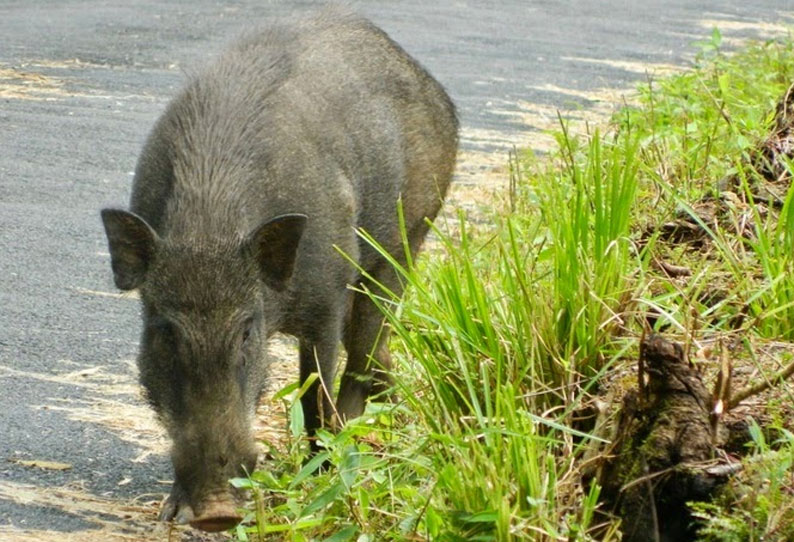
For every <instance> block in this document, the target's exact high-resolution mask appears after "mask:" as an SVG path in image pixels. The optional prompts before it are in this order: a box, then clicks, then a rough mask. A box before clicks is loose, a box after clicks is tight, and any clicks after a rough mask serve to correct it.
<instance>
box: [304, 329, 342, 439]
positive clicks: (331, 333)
mask: <svg viewBox="0 0 794 542" xmlns="http://www.w3.org/2000/svg"><path fill="white" fill-rule="evenodd" d="M323 328H324V329H323V330H322V331H320V333H318V334H317V336H315V337H313V338H301V339H300V383H301V385H303V383H304V382H305V381H306V379H307V378H309V376H310V375H311V374H312V373H317V372H318V369H319V374H320V378H318V379H317V380H315V381H314V383H313V384H312V385H311V386H310V387H309V389H308V390H306V393H304V394H303V397H301V406H302V407H303V417H304V423H305V425H306V432H307V433H308V435H309V437H310V439H312V440H311V446H312V450H314V451H316V450H317V446H316V444H315V441H314V439H313V437H314V435H315V433H316V431H317V429H318V428H320V427H322V426H324V425H328V424H329V423H330V422H331V421H332V420H333V418H334V407H333V404H332V402H331V400H330V398H329V393H331V391H332V389H333V385H334V374H335V373H336V357H337V350H338V344H339V335H340V332H339V326H338V325H328V326H323Z"/></svg>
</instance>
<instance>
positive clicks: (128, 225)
mask: <svg viewBox="0 0 794 542" xmlns="http://www.w3.org/2000/svg"><path fill="white" fill-rule="evenodd" d="M102 223H103V224H104V225H105V234H107V237H108V248H109V249H110V264H111V266H112V267H113V281H114V282H115V283H116V286H117V287H118V288H119V289H120V290H134V289H135V288H137V287H138V286H140V285H141V283H142V282H143V279H144V276H145V275H146V270H147V269H148V268H149V262H151V259H152V256H153V255H154V249H155V244H156V243H157V234H156V233H155V232H154V230H153V229H152V228H151V226H149V224H147V223H146V221H145V220H144V219H142V218H141V217H139V216H138V215H136V214H133V213H130V212H127V211H122V210H121V209H102Z"/></svg>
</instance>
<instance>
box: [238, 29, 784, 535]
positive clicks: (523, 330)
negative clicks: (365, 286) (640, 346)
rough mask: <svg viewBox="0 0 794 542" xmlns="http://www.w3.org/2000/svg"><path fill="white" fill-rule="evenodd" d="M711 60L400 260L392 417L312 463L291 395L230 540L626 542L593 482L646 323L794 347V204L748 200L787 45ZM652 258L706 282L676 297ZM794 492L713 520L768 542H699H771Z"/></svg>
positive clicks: (352, 432) (683, 336)
mask: <svg viewBox="0 0 794 542" xmlns="http://www.w3.org/2000/svg"><path fill="white" fill-rule="evenodd" d="M719 47H720V36H719V34H718V33H715V34H712V36H711V39H710V40H708V41H707V42H705V43H704V44H702V45H701V53H700V54H699V56H698V65H697V68H696V69H695V70H693V71H691V72H687V73H684V74H680V75H676V76H673V77H670V78H667V79H664V80H661V81H654V82H652V83H650V84H646V85H643V86H641V87H640V89H639V105H637V106H632V107H627V108H624V109H623V110H621V111H620V112H619V113H617V114H616V115H615V116H614V118H613V119H612V122H611V123H610V125H609V126H608V127H606V129H605V130H604V131H603V132H600V131H594V132H591V134H590V135H589V136H587V137H583V136H573V135H571V133H570V131H569V128H568V126H567V124H565V123H563V124H562V128H561V129H560V131H559V133H557V134H556V136H557V138H558V142H559V147H558V149H557V150H556V151H555V152H553V153H551V154H550V155H549V156H547V157H543V158H536V157H534V156H533V155H532V154H531V153H524V154H521V155H520V156H519V158H517V159H515V160H514V161H513V162H512V163H511V171H512V174H513V176H514V179H513V180H514V182H513V183H511V186H512V188H511V191H510V192H509V193H506V194H504V195H502V197H503V199H504V202H499V203H498V204H497V205H495V206H494V208H493V209H492V210H490V211H486V212H487V213H488V215H489V218H490V223H491V224H492V225H491V226H489V227H484V226H479V227H475V226H472V225H467V220H466V216H465V215H463V214H461V215H460V219H461V220H460V224H461V226H460V227H459V228H458V229H456V230H454V231H453V229H452V228H448V227H447V226H446V225H445V224H444V223H443V221H440V222H441V223H440V224H439V225H438V226H437V227H435V229H434V238H435V240H436V241H435V245H434V247H433V250H432V251H429V252H428V253H427V254H426V255H425V256H423V257H422V258H420V260H419V261H418V262H417V263H416V265H414V264H411V265H409V266H408V267H401V266H399V265H397V264H396V262H395V266H396V268H397V270H398V273H399V274H400V276H401V277H402V280H403V281H404V283H405V284H406V286H407V291H406V296H405V298H404V299H402V300H400V299H396V298H395V297H394V296H393V295H391V294H390V292H387V291H382V290H379V291H373V292H369V294H370V295H371V296H372V299H373V300H374V301H375V302H376V303H378V304H379V306H380V307H381V309H382V311H383V313H384V314H385V316H386V318H387V320H388V322H389V324H390V326H391V328H392V332H393V339H392V343H391V346H392V351H393V357H394V364H395V369H394V370H395V374H396V375H397V378H396V382H397V384H396V387H397V389H396V392H397V396H398V397H399V400H398V402H396V403H395V404H388V405H384V404H377V403H375V404H370V405H369V406H368V408H367V411H366V412H365V414H364V415H363V416H362V417H360V418H359V419H357V420H353V421H351V422H350V423H348V424H347V425H346V426H345V427H344V428H343V429H342V430H341V431H339V432H338V433H336V434H331V433H321V434H320V439H321V441H322V443H323V445H324V449H325V451H323V452H322V453H320V454H319V455H318V456H316V457H314V458H309V457H307V453H306V446H305V442H303V438H302V428H301V426H302V419H303V417H302V413H301V411H300V402H299V401H297V398H298V396H299V394H300V392H301V390H298V389H297V386H290V387H289V388H287V389H285V390H284V391H283V392H282V394H281V396H280V398H281V399H283V400H284V401H285V402H286V404H287V409H288V412H289V414H290V420H289V431H288V440H287V443H286V444H284V445H279V446H274V447H273V448H272V449H271V451H270V455H271V456H272V460H271V461H270V463H269V465H268V469H267V470H265V471H259V472H255V473H252V474H251V476H250V478H247V479H239V480H236V481H235V483H236V484H237V485H238V486H240V487H245V488H248V489H251V491H252V494H253V496H254V506H252V507H251V509H250V510H249V512H248V517H247V520H246V522H245V523H244V524H243V525H242V526H240V527H238V528H237V529H236V532H235V533H236V537H237V539H239V540H296V541H301V540H307V541H308V540H317V541H328V542H331V541H336V542H341V541H359V542H366V541H378V542H380V541H389V540H394V541H396V540H438V541H469V540H482V541H489V540H494V541H513V540H533V541H557V540H560V541H562V540H565V541H569V542H572V541H587V540H596V539H598V540H605V541H609V540H618V538H619V535H618V532H619V524H618V522H617V521H614V520H610V519H609V518H606V517H605V516H603V515H599V514H597V509H598V496H599V487H598V485H597V484H595V483H593V482H583V479H584V478H583V474H584V473H585V471H586V470H587V468H588V465H586V464H585V458H588V457H591V456H592V451H593V450H594V449H596V445H597V444H598V442H599V440H600V437H597V436H595V435H593V434H591V433H590V432H591V431H592V429H593V420H592V418H587V417H586V416H585V414H586V413H588V412H591V411H592V405H593V400H594V398H596V397H598V396H599V394H603V393H605V391H606V390H607V389H608V388H610V386H611V387H613V388H614V387H615V386H617V389H618V390H619V389H620V386H621V385H623V384H622V382H623V381H624V380H627V378H628V380H630V377H623V376H621V375H627V374H630V373H631V371H632V370H633V369H632V364H633V363H634V362H635V360H636V354H637V342H638V338H639V337H640V336H641V335H642V333H643V332H644V330H645V329H646V328H647V326H648V324H647V321H646V318H645V315H646V313H648V312H653V313H655V315H656V317H657V318H656V322H655V325H656V327H657V328H662V327H664V328H666V329H667V332H668V333H671V334H673V336H674V337H676V338H679V339H680V340H683V341H687V342H688V341H691V340H695V339H693V337H700V338H709V337H711V338H714V337H722V336H726V337H734V336H736V334H738V333H741V334H744V335H745V336H747V337H749V338H748V339H747V341H748V344H750V343H752V344H754V343H753V341H756V340H759V341H763V340H769V339H776V340H780V339H786V340H791V339H793V338H794V273H792V265H793V263H792V259H793V258H794V250H792V249H794V204H792V201H791V200H792V198H794V196H792V194H793V193H794V192H792V191H789V192H788V195H787V196H786V198H785V205H784V206H783V208H782V209H780V210H779V211H777V210H773V209H767V208H766V207H765V206H764V205H761V204H759V203H757V202H755V201H754V200H753V198H752V193H753V190H752V188H753V186H754V184H753V183H755V182H756V181H755V176H756V174H755V172H753V171H752V169H751V167H750V166H749V165H748V160H749V153H750V151H751V149H752V148H753V146H754V145H755V144H756V143H757V142H758V141H760V140H761V139H762V138H763V137H764V136H765V134H766V132H767V131H768V129H769V126H770V123H771V121H772V116H771V112H772V110H773V108H774V105H775V103H776V100H777V99H778V98H779V97H780V96H781V95H782V93H783V91H784V90H785V88H786V86H787V85H788V84H790V83H791V82H792V81H794V42H792V41H791V40H790V39H787V40H781V41H778V42H769V43H763V44H757V45H753V46H751V47H750V48H748V49H746V50H744V51H742V52H740V53H737V54H735V55H731V56H726V55H724V54H723V53H722V52H721V51H720V49H719ZM729 175H734V176H736V178H738V179H740V180H741V182H740V188H738V189H737V196H738V197H739V200H738V203H737V202H734V205H733V207H731V206H730V205H727V206H724V208H721V211H720V212H721V214H720V219H719V220H717V221H715V222H713V223H712V222H707V221H705V220H703V218H702V217H701V216H700V215H699V214H698V210H697V207H698V205H699V202H701V200H702V198H703V197H704V196H709V195H710V196H717V197H719V196H720V194H719V192H720V190H719V189H717V188H716V187H717V186H718V184H717V183H718V181H719V180H720V179H722V178H725V177H727V176H729ZM506 208H509V211H504V210H503V209H506ZM686 216H690V217H695V218H694V219H693V220H695V222H698V221H699V222H700V225H701V227H702V229H703V231H704V232H705V234H704V238H705V241H703V242H702V244H701V245H700V246H699V248H696V247H693V246H690V245H687V244H686V243H684V244H681V243H673V242H670V241H669V240H668V239H666V238H665V237H664V236H663V235H662V234H661V233H660V232H659V231H658V230H656V229H654V228H653V227H652V226H654V225H660V224H663V223H665V222H669V221H671V220H676V219H680V217H686ZM740 226H741V228H740ZM742 228H744V229H742ZM362 235H363V236H364V238H365V239H367V240H368V241H369V242H370V243H372V244H373V246H375V247H376V248H379V247H377V245H376V244H375V243H374V242H373V241H372V240H371V239H370V238H368V237H367V236H366V234H365V233H362ZM385 256H387V257H388V255H385ZM660 261H665V262H669V263H674V264H675V265H679V266H686V267H689V268H690V269H691V271H692V276H691V277H689V278H688V279H686V280H680V279H670V278H668V277H666V276H665V275H664V273H662V272H660V271H659V267H658V263H659V262H660ZM715 292H716V293H718V294H719V295H711V294H714V293H715ZM764 446H766V448H764V447H763V446H761V445H757V448H756V449H757V450H759V451H758V452H757V453H756V455H759V454H760V455H763V454H768V453H772V452H774V453H780V454H786V453H788V454H789V455H790V448H791V443H790V439H789V441H786V442H785V443H778V445H777V446H776V447H771V446H769V445H767V444H765V443H764ZM776 450H777V451H776ZM780 457H784V455H781V456H780ZM785 457H788V456H785ZM781 461H782V460H781ZM322 463H326V464H328V465H330V467H329V468H327V469H323V470H319V467H320V465H321V464H322ZM772 463H774V462H772ZM772 463H769V462H767V463H764V465H767V467H768V468H767V467H763V468H764V469H767V470H764V471H763V472H765V473H768V472H770V471H769V470H768V469H769V468H772V466H770V465H772ZM789 463H790V459H789V460H788V463H786V465H788V464H789ZM778 470H779V469H778ZM775 472H776V473H777V472H778V471H775ZM787 472H788V470H787V469H785V470H784V474H781V475H780V476H782V477H783V478H785V476H786V474H785V473H787ZM789 476H790V475H789ZM783 478H781V479H783ZM789 480H790V478H789ZM789 489H790V487H789V486H786V485H785V484H784V483H780V484H777V485H775V484H767V485H764V484H756V485H752V483H751V484H750V488H749V489H747V492H748V494H750V495H752V496H753V498H752V499H750V501H752V504H748V505H747V506H743V507H738V508H736V509H735V510H734V509H733V508H732V505H731V502H730V499H729V500H726V501H725V502H724V503H719V502H718V503H716V504H714V505H713V506H712V505H703V506H702V507H701V508H699V509H698V510H699V511H698V513H699V514H701V516H702V517H704V518H705V521H706V524H707V525H710V526H714V525H719V522H720V521H726V522H730V521H734V522H736V524H737V525H739V524H742V523H744V524H747V517H751V518H756V519H758V521H755V520H753V521H754V523H753V525H755V527H754V529H756V530H755V531H754V533H755V534H754V535H753V536H755V538H752V537H750V538H748V537H747V536H745V535H737V536H738V538H718V537H717V538H715V536H716V535H714V534H713V533H712V534H707V533H705V532H704V538H703V539H704V540H760V538H759V536H760V535H759V534H758V533H760V532H763V530H764V529H767V530H768V529H770V527H769V525H770V521H771V520H769V519H768V518H769V517H771V515H774V514H773V513H774V509H778V508H781V509H785V507H786V506H788V507H789V508H788V509H790V507H791V506H792V496H791V493H790V491H788V490H789ZM763 499H766V501H763ZM750 501H747V502H750ZM762 501H763V502H767V503H768V505H765V506H766V507H765V508H764V507H763V506H761V508H759V506H760V505H759V504H758V503H761V502H762ZM710 506H711V507H710ZM775 517H777V516H775ZM781 517H783V516H781ZM764 518H766V519H764ZM781 521H785V522H789V523H790V521H791V519H790V517H789V516H785V517H783V519H782V520H781ZM776 525H777V526H776V528H778V527H779V524H776ZM710 528H711V527H710ZM714 529H717V527H713V529H712V530H714ZM715 532H716V531H715ZM768 532H770V533H771V531H768ZM786 532H789V531H786ZM770 536H771V535H770ZM709 537H711V538H709ZM769 539H774V538H769ZM780 540H782V539H780Z"/></svg>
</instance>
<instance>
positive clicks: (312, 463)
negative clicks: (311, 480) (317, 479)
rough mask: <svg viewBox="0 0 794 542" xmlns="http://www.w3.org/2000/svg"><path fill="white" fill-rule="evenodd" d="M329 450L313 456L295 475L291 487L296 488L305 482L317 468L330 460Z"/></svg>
mask: <svg viewBox="0 0 794 542" xmlns="http://www.w3.org/2000/svg"><path fill="white" fill-rule="evenodd" d="M329 455H330V454H329V453H328V452H320V453H318V454H317V455H315V456H314V457H312V458H311V459H310V460H309V462H308V463H306V464H305V465H304V466H303V468H302V469H301V470H300V472H298V474H296V475H295V478H293V479H292V482H290V484H289V489H295V488H296V487H297V486H298V484H300V483H301V482H303V481H304V480H305V479H306V478H308V477H309V476H311V475H312V474H314V473H315V472H317V469H319V468H320V466H321V465H322V464H323V463H324V462H325V461H327V460H328V457H329Z"/></svg>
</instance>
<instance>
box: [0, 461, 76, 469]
mask: <svg viewBox="0 0 794 542" xmlns="http://www.w3.org/2000/svg"><path fill="white" fill-rule="evenodd" d="M9 461H11V462H12V463H16V464H17V465H22V466H23V467H36V468H39V469H46V470H69V469H71V468H72V465H71V464H69V463H58V462H57V461H44V460H42V459H9Z"/></svg>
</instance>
